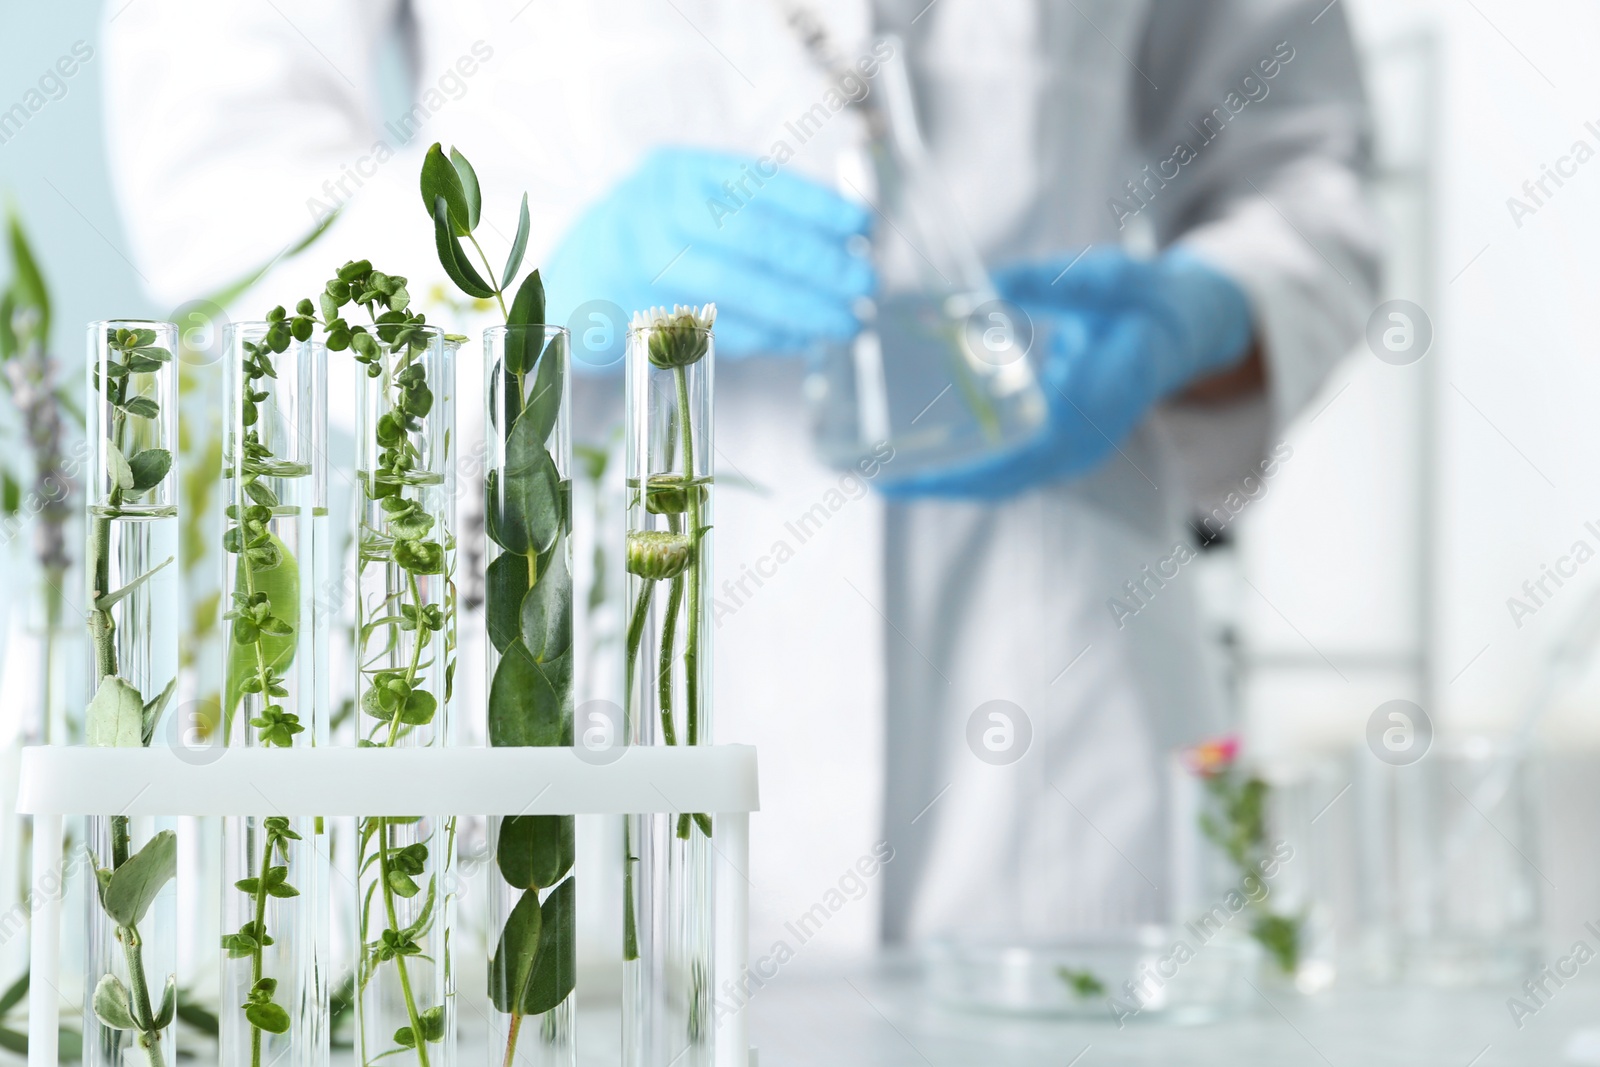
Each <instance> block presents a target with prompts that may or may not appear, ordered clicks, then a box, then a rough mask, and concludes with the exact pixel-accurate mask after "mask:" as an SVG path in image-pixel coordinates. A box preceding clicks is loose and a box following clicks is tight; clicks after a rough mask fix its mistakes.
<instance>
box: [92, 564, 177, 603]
mask: <svg viewBox="0 0 1600 1067" xmlns="http://www.w3.org/2000/svg"><path fill="white" fill-rule="evenodd" d="M172 559H173V557H171V556H168V557H167V558H166V559H164V560H162V561H161V562H160V563H157V564H156V565H155V566H154V567H151V568H150V569H149V570H147V571H145V572H144V573H143V574H141V575H139V577H137V578H135V579H134V580H133V581H131V582H129V583H128V584H127V585H125V586H123V587H122V588H121V589H114V590H112V591H111V592H109V593H107V594H105V595H104V596H98V597H95V598H94V607H95V610H96V611H110V610H111V608H112V607H113V606H114V605H116V604H117V603H118V602H120V601H121V600H122V599H123V598H124V597H126V596H127V595H128V594H129V593H131V592H133V591H134V590H135V589H137V588H139V587H140V586H141V585H143V584H144V583H145V582H148V581H149V580H150V579H151V578H153V577H155V576H156V574H157V573H158V572H159V571H160V570H161V568H163V567H165V566H167V565H168V564H169V563H171V562H172Z"/></svg>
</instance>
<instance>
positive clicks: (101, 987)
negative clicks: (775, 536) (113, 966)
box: [93, 974, 139, 1030]
mask: <svg viewBox="0 0 1600 1067" xmlns="http://www.w3.org/2000/svg"><path fill="white" fill-rule="evenodd" d="M93 1003H94V1017H95V1018H96V1019H99V1020H100V1024H101V1025H102V1026H108V1027H110V1028H111V1029H113V1030H137V1029H139V1024H138V1022H137V1021H135V1020H134V1017H133V1006H132V1005H131V1004H130V1003H129V1002H128V987H127V986H125V985H123V984H122V979H120V978H118V977H117V976H116V975H114V974H104V975H101V976H100V981H99V982H97V983H95V987H94V1001H93Z"/></svg>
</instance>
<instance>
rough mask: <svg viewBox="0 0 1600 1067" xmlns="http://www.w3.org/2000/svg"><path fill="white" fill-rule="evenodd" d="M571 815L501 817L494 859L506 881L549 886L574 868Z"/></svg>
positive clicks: (523, 885)
mask: <svg viewBox="0 0 1600 1067" xmlns="http://www.w3.org/2000/svg"><path fill="white" fill-rule="evenodd" d="M573 855H574V852H573V818H572V816H570V815H512V816H507V817H506V818H504V819H501V820H500V836H499V839H498V840H497V841H496V843H495V851H494V861H495V864H496V865H497V866H498V867H499V868H500V874H501V876H502V877H503V878H505V880H506V884H508V885H513V886H516V887H517V888H518V889H545V888H548V887H549V886H553V885H555V884H556V883H557V882H559V881H560V880H561V876H562V875H564V874H566V873H567V872H568V871H570V870H572V860H573Z"/></svg>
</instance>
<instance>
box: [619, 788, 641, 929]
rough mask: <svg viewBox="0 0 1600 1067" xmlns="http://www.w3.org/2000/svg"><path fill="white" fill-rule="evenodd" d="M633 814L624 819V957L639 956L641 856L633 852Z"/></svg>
mask: <svg viewBox="0 0 1600 1067" xmlns="http://www.w3.org/2000/svg"><path fill="white" fill-rule="evenodd" d="M633 818H634V817H633V816H631V815H627V816H624V817H623V819H622V958H623V959H624V960H636V959H638V958H639V920H638V918H637V916H636V915H635V914H634V908H633V869H634V867H636V866H638V863H639V857H638V856H636V855H634V854H633Z"/></svg>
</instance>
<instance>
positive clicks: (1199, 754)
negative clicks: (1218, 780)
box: [1183, 734, 1239, 778]
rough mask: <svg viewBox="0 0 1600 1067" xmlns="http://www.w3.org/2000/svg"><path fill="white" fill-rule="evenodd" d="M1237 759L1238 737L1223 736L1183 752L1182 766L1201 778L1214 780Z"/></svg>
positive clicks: (1200, 743)
mask: <svg viewBox="0 0 1600 1067" xmlns="http://www.w3.org/2000/svg"><path fill="white" fill-rule="evenodd" d="M1238 757H1239V735H1238V734H1224V735H1223V736H1221V737H1213V738H1210V739H1209V740H1206V741H1201V742H1199V743H1198V744H1194V745H1190V746H1188V747H1187V748H1185V749H1184V750H1183V765H1184V766H1185V767H1188V768H1189V770H1190V772H1192V773H1194V774H1197V775H1199V776H1200V777H1202V778H1215V777H1216V776H1217V775H1219V774H1222V773H1224V772H1225V771H1227V770H1228V768H1230V767H1232V766H1233V761H1234V760H1235V759H1237V758H1238Z"/></svg>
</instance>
